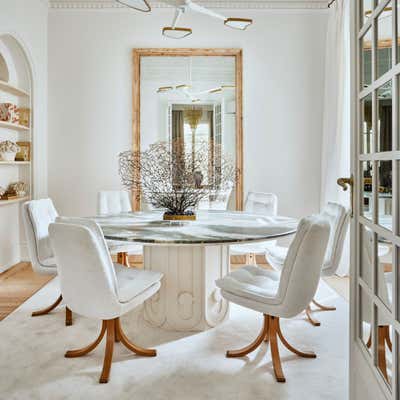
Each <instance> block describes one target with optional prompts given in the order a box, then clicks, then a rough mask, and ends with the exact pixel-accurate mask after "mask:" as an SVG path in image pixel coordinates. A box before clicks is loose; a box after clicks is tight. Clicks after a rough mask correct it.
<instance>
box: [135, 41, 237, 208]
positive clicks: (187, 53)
mask: <svg viewBox="0 0 400 400" xmlns="http://www.w3.org/2000/svg"><path fill="white" fill-rule="evenodd" d="M192 56H203V57H204V56H213V57H216V56H220V57H235V69H236V71H235V76H236V154H235V160H236V168H237V175H238V176H237V182H236V187H235V193H236V199H235V200H236V201H235V206H236V210H243V108H242V107H243V93H242V90H243V89H242V88H243V82H242V80H243V65H242V64H243V63H242V50H241V49H222V48H221V49H184V48H182V49H151V48H144V49H134V50H133V85H132V90H133V93H132V107H133V118H132V151H134V152H136V151H139V150H140V60H141V58H142V57H192ZM140 203H141V201H140V193H135V192H133V193H132V208H133V210H134V211H139V210H140V205H141V204H140Z"/></svg>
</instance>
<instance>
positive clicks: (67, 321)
mask: <svg viewBox="0 0 400 400" xmlns="http://www.w3.org/2000/svg"><path fill="white" fill-rule="evenodd" d="M71 325H72V311H71V310H70V309H69V308H68V307H66V308H65V326H71Z"/></svg>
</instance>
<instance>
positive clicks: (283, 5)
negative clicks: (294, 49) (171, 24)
mask: <svg viewBox="0 0 400 400" xmlns="http://www.w3.org/2000/svg"><path fill="white" fill-rule="evenodd" d="M167 3H169V4H174V0H167V1H165V2H163V1H159V0H158V1H155V0H150V4H151V6H152V7H154V8H160V7H168V4H167ZM197 3H199V4H202V5H204V6H206V7H211V8H239V9H268V8H273V9H323V8H327V6H328V4H329V3H330V0H250V1H244V0H197ZM49 5H50V7H52V8H93V9H97V8H118V7H121V6H120V5H119V4H118V3H117V2H116V1H113V0H49Z"/></svg>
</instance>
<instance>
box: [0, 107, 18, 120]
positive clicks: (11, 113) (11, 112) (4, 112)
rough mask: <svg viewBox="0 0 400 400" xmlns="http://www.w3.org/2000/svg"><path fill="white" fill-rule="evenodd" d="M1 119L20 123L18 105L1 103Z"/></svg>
mask: <svg viewBox="0 0 400 400" xmlns="http://www.w3.org/2000/svg"><path fill="white" fill-rule="evenodd" d="M0 121H5V122H10V123H12V124H18V123H19V111H18V107H17V106H16V105H15V104H12V103H1V104H0Z"/></svg>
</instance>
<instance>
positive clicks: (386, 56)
mask: <svg viewBox="0 0 400 400" xmlns="http://www.w3.org/2000/svg"><path fill="white" fill-rule="evenodd" d="M392 14H393V12H392V2H390V3H389V4H388V5H387V7H385V9H384V10H383V11H382V12H381V14H380V15H379V17H378V25H377V29H378V35H377V37H378V48H377V68H378V76H377V77H378V78H379V77H380V76H382V75H383V74H385V73H386V72H388V71H389V70H390V69H391V68H392V38H393V25H392V23H393V20H392Z"/></svg>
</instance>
